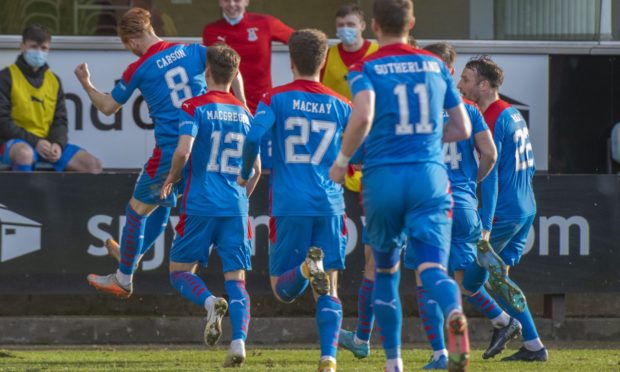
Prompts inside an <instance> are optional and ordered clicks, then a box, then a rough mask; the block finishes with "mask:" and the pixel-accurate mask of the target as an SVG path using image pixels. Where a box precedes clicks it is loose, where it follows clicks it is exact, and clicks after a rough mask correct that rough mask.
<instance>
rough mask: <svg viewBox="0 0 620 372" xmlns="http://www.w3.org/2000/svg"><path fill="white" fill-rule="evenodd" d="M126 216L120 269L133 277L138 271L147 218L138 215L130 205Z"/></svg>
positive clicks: (126, 210)
mask: <svg viewBox="0 0 620 372" xmlns="http://www.w3.org/2000/svg"><path fill="white" fill-rule="evenodd" d="M125 216H126V220H125V226H124V227H123V235H122V237H121V261H120V263H119V265H118V268H119V270H120V271H121V272H122V273H123V274H126V275H131V274H133V272H134V270H135V269H136V261H137V258H138V255H139V253H140V252H141V251H142V242H143V239H144V225H145V221H146V217H145V216H142V215H139V214H138V213H136V211H134V210H133V209H132V208H131V206H130V205H129V204H127V208H126V209H125Z"/></svg>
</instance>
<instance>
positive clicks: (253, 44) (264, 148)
mask: <svg viewBox="0 0 620 372" xmlns="http://www.w3.org/2000/svg"><path fill="white" fill-rule="evenodd" d="M219 5H220V8H221V9H222V18H221V19H219V20H217V21H215V22H212V23H209V24H208V25H206V26H205V28H204V30H203V33H202V42H203V44H204V45H206V46H210V45H213V44H216V43H221V42H223V43H226V44H228V45H229V46H230V47H231V48H233V49H234V50H235V51H236V52H237V53H239V55H240V56H241V65H240V66H239V70H240V71H241V75H243V79H244V85H245V90H244V91H245V98H246V100H247V105H248V108H249V109H250V111H251V112H252V114H254V113H255V111H256V106H258V102H259V101H260V99H261V98H262V96H263V94H264V93H265V92H267V91H268V90H269V89H271V86H272V85H271V84H272V82H271V42H272V41H279V42H281V43H284V44H286V43H287V42H288V38H289V37H290V36H291V34H292V33H293V31H294V30H293V29H292V28H290V27H288V26H287V25H285V24H284V23H282V21H280V20H279V19H277V18H275V17H272V16H269V15H266V14H256V13H250V12H247V11H246V8H247V7H248V6H249V5H250V0H219ZM270 142H271V138H270V137H269V136H264V137H263V143H262V144H261V151H260V153H261V161H262V166H263V169H270V168H271V155H270V153H271V151H270V150H269V149H270V147H271V145H270Z"/></svg>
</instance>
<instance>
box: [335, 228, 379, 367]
mask: <svg viewBox="0 0 620 372" xmlns="http://www.w3.org/2000/svg"><path fill="white" fill-rule="evenodd" d="M362 242H363V243H364V260H365V264H364V276H363V277H362V282H361V283H360V287H359V289H358V292H357V323H356V327H355V332H351V331H347V330H344V329H341V330H340V336H339V337H338V344H339V345H340V346H342V347H343V348H345V349H347V350H349V351H351V352H352V353H353V355H354V356H355V357H356V358H360V359H361V358H366V357H367V356H368V355H370V336H371V334H372V327H373V325H374V322H375V313H374V310H373V307H372V291H373V288H374V286H375V260H374V258H373V255H372V248H371V247H370V245H368V238H367V232H366V228H365V227H363V228H362Z"/></svg>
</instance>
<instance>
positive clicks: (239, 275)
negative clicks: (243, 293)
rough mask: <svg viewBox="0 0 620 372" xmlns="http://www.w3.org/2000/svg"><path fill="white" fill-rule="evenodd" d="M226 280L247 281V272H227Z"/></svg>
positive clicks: (225, 274)
mask: <svg viewBox="0 0 620 372" xmlns="http://www.w3.org/2000/svg"><path fill="white" fill-rule="evenodd" d="M224 279H225V280H240V281H245V270H235V271H228V272H225V273H224Z"/></svg>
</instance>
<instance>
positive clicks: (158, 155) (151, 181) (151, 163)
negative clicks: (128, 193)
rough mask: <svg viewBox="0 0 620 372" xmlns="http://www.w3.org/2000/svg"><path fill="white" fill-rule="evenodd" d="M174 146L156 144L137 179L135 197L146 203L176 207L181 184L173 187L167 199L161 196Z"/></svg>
mask: <svg viewBox="0 0 620 372" xmlns="http://www.w3.org/2000/svg"><path fill="white" fill-rule="evenodd" d="M175 149H176V148H175V147H174V146H166V147H164V148H161V147H158V146H155V148H154V149H153V154H151V157H150V158H149V160H148V161H147V162H146V164H144V167H142V171H141V172H140V175H139V176H138V180H137V181H136V187H135V188H134V191H133V197H134V198H136V199H137V200H139V201H141V202H142V203H145V204H150V205H161V206H163V207H175V206H176V204H177V194H178V190H179V189H180V188H181V187H180V186H179V185H175V187H173V189H172V192H171V193H170V195H168V197H167V198H166V199H161V198H160V197H159V194H160V191H161V188H162V186H163V185H164V181H166V177H168V172H170V166H171V165H172V155H173V154H174V150H175Z"/></svg>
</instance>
